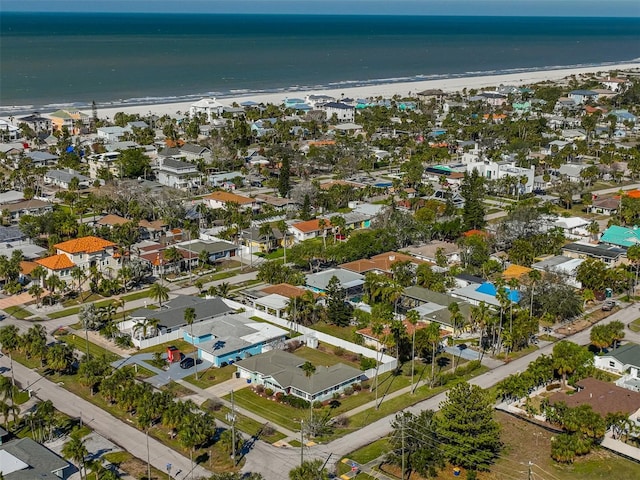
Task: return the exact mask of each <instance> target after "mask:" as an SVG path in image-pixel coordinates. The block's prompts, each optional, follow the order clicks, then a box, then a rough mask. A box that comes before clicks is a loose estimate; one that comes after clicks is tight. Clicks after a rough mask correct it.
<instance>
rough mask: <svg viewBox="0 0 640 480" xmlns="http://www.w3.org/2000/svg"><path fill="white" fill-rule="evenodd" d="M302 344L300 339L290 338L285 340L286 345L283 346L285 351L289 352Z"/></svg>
mask: <svg viewBox="0 0 640 480" xmlns="http://www.w3.org/2000/svg"><path fill="white" fill-rule="evenodd" d="M301 346H302V342H301V341H300V340H291V341H290V342H287V345H286V346H285V347H284V349H285V351H287V352H289V353H293V352H295V351H296V350H298V349H299V348H300V347H301Z"/></svg>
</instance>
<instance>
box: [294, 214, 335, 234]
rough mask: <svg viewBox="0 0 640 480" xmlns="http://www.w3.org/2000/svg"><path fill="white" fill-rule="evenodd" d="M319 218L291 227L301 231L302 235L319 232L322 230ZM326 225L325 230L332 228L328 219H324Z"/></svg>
mask: <svg viewBox="0 0 640 480" xmlns="http://www.w3.org/2000/svg"><path fill="white" fill-rule="evenodd" d="M319 220H320V219H319V218H314V219H313V220H307V221H305V222H298V223H294V224H293V225H291V226H292V227H293V228H295V229H297V230H300V231H301V232H302V233H310V232H317V231H319V230H320V224H319ZM323 220H324V223H325V229H329V228H331V222H330V221H329V219H328V218H325V219H323Z"/></svg>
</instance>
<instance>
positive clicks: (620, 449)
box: [600, 431, 640, 462]
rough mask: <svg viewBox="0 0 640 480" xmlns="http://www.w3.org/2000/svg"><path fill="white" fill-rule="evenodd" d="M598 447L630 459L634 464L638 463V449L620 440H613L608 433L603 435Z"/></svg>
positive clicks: (639, 458)
mask: <svg viewBox="0 0 640 480" xmlns="http://www.w3.org/2000/svg"><path fill="white" fill-rule="evenodd" d="M600 445H602V446H603V447H604V448H606V449H607V450H611V451H613V452H616V453H618V454H620V455H623V456H625V457H629V458H632V459H634V460H635V461H636V462H640V448H636V447H632V446H631V445H627V444H626V443H624V442H621V441H620V440H615V439H614V438H613V436H612V434H611V432H610V431H608V432H607V433H606V434H605V435H604V438H603V439H602V442H601V443H600Z"/></svg>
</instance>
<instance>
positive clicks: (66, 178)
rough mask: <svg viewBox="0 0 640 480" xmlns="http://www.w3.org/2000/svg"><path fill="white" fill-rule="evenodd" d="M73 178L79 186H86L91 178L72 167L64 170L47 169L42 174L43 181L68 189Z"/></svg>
mask: <svg viewBox="0 0 640 480" xmlns="http://www.w3.org/2000/svg"><path fill="white" fill-rule="evenodd" d="M74 178H76V179H77V180H78V186H79V188H87V187H89V184H90V183H91V179H90V178H89V177H85V176H84V175H82V174H81V173H80V172H77V171H76V170H73V169H72V168H67V169H65V170H49V171H48V172H47V173H45V174H44V183H46V184H48V185H54V186H56V187H59V188H63V189H65V190H69V187H71V183H72V181H73V179H74Z"/></svg>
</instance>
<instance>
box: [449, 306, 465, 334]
mask: <svg viewBox="0 0 640 480" xmlns="http://www.w3.org/2000/svg"><path fill="white" fill-rule="evenodd" d="M447 310H448V311H449V320H450V321H451V326H452V327H453V331H454V333H455V332H458V335H459V334H460V330H462V327H463V325H464V316H463V315H462V312H461V311H460V305H458V303H457V302H451V303H450V304H449V306H448V307H447Z"/></svg>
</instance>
